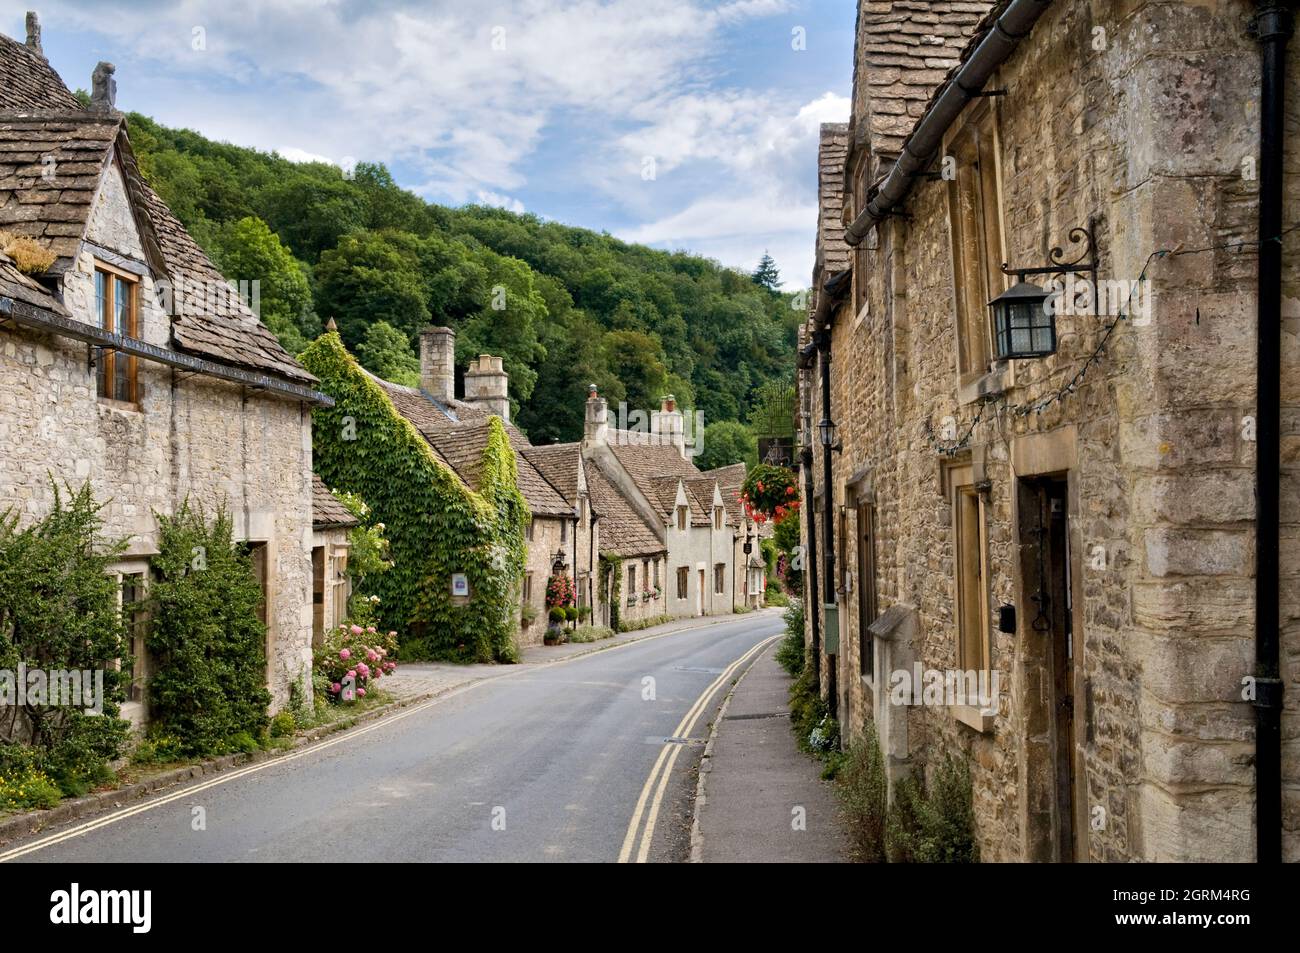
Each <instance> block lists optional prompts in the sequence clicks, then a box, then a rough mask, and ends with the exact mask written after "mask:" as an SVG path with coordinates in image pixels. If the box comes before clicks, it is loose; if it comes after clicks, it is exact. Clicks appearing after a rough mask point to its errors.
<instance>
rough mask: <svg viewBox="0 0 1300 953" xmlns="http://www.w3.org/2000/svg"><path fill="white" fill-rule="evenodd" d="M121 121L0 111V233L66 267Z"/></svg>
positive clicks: (42, 111)
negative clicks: (20, 238)
mask: <svg viewBox="0 0 1300 953" xmlns="http://www.w3.org/2000/svg"><path fill="white" fill-rule="evenodd" d="M121 125H122V122H121V117H118V116H106V115H104V114H102V113H88V112H83V111H81V110H80V109H78V110H76V111H75V112H73V111H68V110H52V109H29V110H26V111H21V112H0V229H3V230H4V231H8V232H13V233H14V234H18V235H28V236H30V237H31V238H34V239H36V240H37V241H39V242H40V243H41V244H42V245H44V246H45V247H46V248H48V249H49V250H50V251H52V252H54V254H56V255H58V256H59V259H58V261H57V262H56V263H55V265H54V267H53V268H52V269H51V270H52V271H56V272H62V271H64V270H66V269H67V268H68V267H69V266H70V265H71V264H72V259H73V258H74V257H75V256H76V254H77V249H78V247H79V246H80V244H81V238H82V236H83V235H84V234H85V232H86V222H87V220H88V219H89V218H90V206H91V203H92V202H93V201H94V198H95V191H96V189H97V188H98V187H99V179H100V175H101V174H102V173H103V170H104V167H105V165H106V164H107V162H108V156H109V151H110V149H111V148H112V146H113V143H114V141H115V140H116V139H117V135H118V132H119V130H120V129H121Z"/></svg>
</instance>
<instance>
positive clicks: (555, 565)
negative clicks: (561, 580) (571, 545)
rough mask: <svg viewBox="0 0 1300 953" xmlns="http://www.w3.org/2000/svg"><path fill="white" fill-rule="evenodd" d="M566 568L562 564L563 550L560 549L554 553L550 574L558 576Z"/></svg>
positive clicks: (564, 564)
mask: <svg viewBox="0 0 1300 953" xmlns="http://www.w3.org/2000/svg"><path fill="white" fill-rule="evenodd" d="M567 568H568V565H567V564H566V563H565V562H564V549H563V548H560V549H557V550H556V551H555V560H554V561H553V562H552V563H551V573H552V574H553V575H556V576H558V575H559V574H560V573H562V572H564V570H565V569H567Z"/></svg>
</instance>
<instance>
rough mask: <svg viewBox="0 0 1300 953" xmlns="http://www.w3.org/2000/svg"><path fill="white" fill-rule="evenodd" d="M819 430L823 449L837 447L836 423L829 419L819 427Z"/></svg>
mask: <svg viewBox="0 0 1300 953" xmlns="http://www.w3.org/2000/svg"><path fill="white" fill-rule="evenodd" d="M817 430H818V432H819V433H820V434H821V438H822V446H823V447H833V446H835V421H833V420H831V419H830V418H829V417H827V418H825V419H824V420H823V421H822V422H821V423H819V424H818V425H817Z"/></svg>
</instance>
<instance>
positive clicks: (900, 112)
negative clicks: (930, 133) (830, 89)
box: [853, 0, 994, 161]
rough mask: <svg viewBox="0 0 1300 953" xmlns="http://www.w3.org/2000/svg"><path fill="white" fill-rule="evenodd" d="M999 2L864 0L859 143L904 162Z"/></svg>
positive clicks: (856, 77)
mask: <svg viewBox="0 0 1300 953" xmlns="http://www.w3.org/2000/svg"><path fill="white" fill-rule="evenodd" d="M992 6H994V4H993V3H991V2H988V0H863V2H861V3H859V6H858V27H857V38H856V49H855V51H854V68H853V87H854V97H853V99H854V102H853V107H854V124H855V141H856V142H857V143H860V144H866V145H867V146H868V147H869V148H870V149H871V152H872V153H873V154H874V155H875V156H877V157H879V158H881V159H884V160H888V161H892V160H894V159H897V158H898V155H899V154H900V152H901V151H902V148H903V140H904V139H905V138H906V137H907V136H908V135H909V134H910V133H911V131H912V128H913V127H914V126H915V125H916V121H917V119H918V118H919V117H920V116H921V115H922V113H923V112H924V110H925V106H926V103H927V102H929V100H930V97H931V95H932V94H933V93H934V91H935V89H936V88H937V87H938V86H939V85H940V84H942V83H943V82H944V81H945V80H946V79H947V74H948V72H949V70H951V69H952V68H953V67H955V66H957V65H958V62H959V59H960V56H961V54H962V50H963V48H964V47H965V46H966V43H967V41H968V40H969V39H970V38H971V36H972V35H973V34H974V33H975V31H976V29H977V27H979V26H980V25H981V21H982V19H983V18H984V17H985V15H986V14H988V12H989V9H990V8H991V7H992Z"/></svg>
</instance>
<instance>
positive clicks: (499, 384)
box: [465, 354, 510, 423]
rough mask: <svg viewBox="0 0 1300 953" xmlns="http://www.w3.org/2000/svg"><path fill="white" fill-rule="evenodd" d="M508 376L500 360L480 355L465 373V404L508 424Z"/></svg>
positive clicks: (488, 355)
mask: <svg viewBox="0 0 1300 953" xmlns="http://www.w3.org/2000/svg"><path fill="white" fill-rule="evenodd" d="M509 390H510V375H508V374H507V373H506V372H505V369H504V368H503V367H502V366H501V358H499V357H493V356H492V355H491V354H480V355H479V356H478V358H477V359H475V360H473V361H471V362H470V365H469V370H468V371H466V372H465V402H466V403H467V404H473V405H474V406H475V407H478V408H479V409H481V410H486V411H487V412H488V413H490V414H496V415H497V416H498V417H500V418H501V419H502V420H504V421H505V422H506V423H509V422H510V397H509V394H508V391H509Z"/></svg>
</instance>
